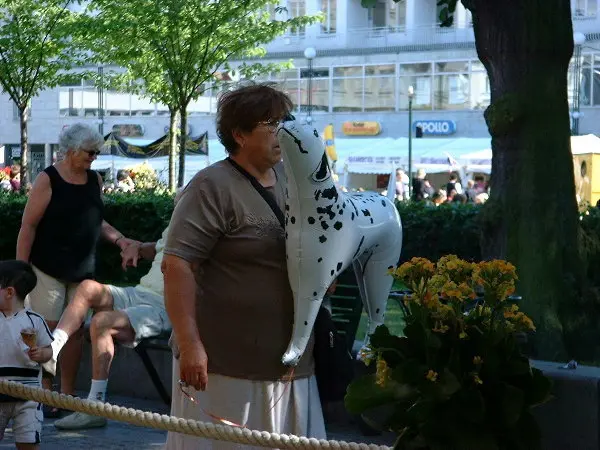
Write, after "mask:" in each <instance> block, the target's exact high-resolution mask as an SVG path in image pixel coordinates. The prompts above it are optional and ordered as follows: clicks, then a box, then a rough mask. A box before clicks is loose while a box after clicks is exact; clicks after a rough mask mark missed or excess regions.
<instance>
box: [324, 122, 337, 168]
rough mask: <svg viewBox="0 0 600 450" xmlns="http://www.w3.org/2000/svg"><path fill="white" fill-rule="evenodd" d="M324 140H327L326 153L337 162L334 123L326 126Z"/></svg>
mask: <svg viewBox="0 0 600 450" xmlns="http://www.w3.org/2000/svg"><path fill="white" fill-rule="evenodd" d="M323 140H324V141H325V153H327V156H328V157H329V159H330V160H331V162H336V161H337V159H338V157H337V152H336V151H335V140H334V136H333V125H331V124H329V125H327V126H326V127H325V130H324V131H323Z"/></svg>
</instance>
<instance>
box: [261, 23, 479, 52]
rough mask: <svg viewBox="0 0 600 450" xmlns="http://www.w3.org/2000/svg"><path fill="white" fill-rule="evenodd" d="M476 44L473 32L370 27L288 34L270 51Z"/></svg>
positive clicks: (462, 28) (456, 28) (431, 28)
mask: <svg viewBox="0 0 600 450" xmlns="http://www.w3.org/2000/svg"><path fill="white" fill-rule="evenodd" d="M474 41H475V36H474V34H473V28H472V27H471V26H466V27H450V28H442V27H440V26H439V25H433V24H432V25H429V26H420V27H411V28H406V27H404V26H397V27H368V28H352V29H349V30H347V31H346V32H345V33H339V32H338V33H318V32H317V33H315V34H312V33H310V32H308V33H303V34H294V35H292V34H288V35H285V36H282V37H280V38H278V39H276V40H275V41H273V42H272V43H271V44H269V50H271V51H293V50H297V49H299V48H300V47H303V46H306V45H308V44H309V43H313V44H314V45H315V46H318V47H319V49H321V50H328V49H332V50H333V49H353V48H372V47H389V46H433V45H439V44H446V45H449V44H458V43H472V42H474Z"/></svg>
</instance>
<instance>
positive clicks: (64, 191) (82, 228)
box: [17, 124, 135, 417]
mask: <svg viewBox="0 0 600 450" xmlns="http://www.w3.org/2000/svg"><path fill="white" fill-rule="evenodd" d="M103 143H104V140H103V138H102V136H101V135H100V134H99V133H98V132H97V131H95V130H94V129H93V128H90V127H89V126H87V125H84V124H75V125H72V126H70V127H68V128H66V129H65V130H63V132H62V133H61V135H60V137H59V145H60V150H61V152H62V153H63V154H64V158H63V159H62V160H61V161H59V162H57V163H56V164H55V165H53V166H50V167H47V168H46V169H45V170H44V171H43V172H41V173H40V174H39V175H38V176H37V178H36V179H35V182H34V184H33V187H32V189H31V192H30V194H29V199H28V200H27V204H26V206H25V211H24V214H23V218H22V221H21V229H20V231H19V237H18V240H17V259H20V260H23V261H27V262H30V263H31V264H32V265H33V269H34V271H35V273H36V275H37V279H38V281H37V285H36V287H35V289H34V290H33V291H32V292H31V293H30V294H29V296H28V298H27V303H28V306H29V307H31V309H33V310H34V311H36V312H37V313H39V314H41V315H42V316H44V318H45V319H46V321H47V323H48V326H49V327H50V328H51V329H52V330H53V329H54V328H55V327H56V324H57V323H58V320H59V319H60V316H61V314H62V312H63V310H64V309H65V307H66V305H67V303H68V302H69V301H71V299H72V297H73V295H74V294H75V291H76V289H77V286H78V285H79V283H80V282H81V281H83V280H86V279H91V278H93V277H94V270H95V253H96V244H97V242H98V239H99V238H100V237H102V238H104V239H105V240H107V241H109V242H112V243H113V244H115V245H116V246H118V247H119V248H120V249H121V251H123V250H125V249H126V248H127V247H128V246H129V245H131V244H132V243H133V242H135V241H132V240H131V239H127V238H126V237H125V236H123V234H121V233H120V232H119V231H117V230H116V229H115V228H114V227H112V226H111V225H110V224H108V223H107V222H106V221H105V220H104V219H103V217H104V208H103V203H102V197H101V192H102V178H101V177H100V176H99V175H98V174H97V173H96V172H94V171H93V170H91V169H90V168H91V165H92V163H93V162H94V160H95V159H96V157H97V155H98V154H99V153H100V148H101V146H102V145H103ZM81 344H82V340H81V334H80V335H79V336H77V337H75V338H74V339H72V340H71V342H70V345H69V344H67V345H68V347H67V348H65V350H66V351H63V353H64V354H65V355H66V357H65V358H62V359H61V391H62V392H63V393H65V394H73V393H74V390H75V378H76V376H77V368H78V366H79V360H80V358H81V349H82V346H81ZM45 375H46V376H45V378H44V383H43V384H44V387H46V388H47V389H51V388H52V377H51V376H48V375H49V374H45ZM52 375H53V374H52ZM45 414H46V416H47V417H57V416H58V415H60V411H59V410H57V409H56V408H49V409H48V410H46V411H45Z"/></svg>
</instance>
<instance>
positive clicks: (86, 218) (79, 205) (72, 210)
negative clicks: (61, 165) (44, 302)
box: [30, 166, 104, 282]
mask: <svg viewBox="0 0 600 450" xmlns="http://www.w3.org/2000/svg"><path fill="white" fill-rule="evenodd" d="M44 172H45V173H46V174H47V175H48V177H49V178H50V185H51V187H52V197H51V198H50V203H49V204H48V207H47V208H46V211H45V212H44V216H43V217H42V220H40V223H39V224H38V226H37V229H36V233H35V240H34V241H33V246H32V249H31V258H30V259H31V263H32V264H33V265H34V266H36V267H37V268H38V269H40V270H41V271H42V272H44V273H46V274H48V275H50V276H51V277H54V278H57V279H59V280H63V281H69V282H79V281H82V280H85V279H89V278H93V277H94V272H95V265H96V258H95V254H96V245H97V243H98V239H99V238H100V232H101V229H102V220H103V216H104V206H103V203H102V195H101V190H100V183H99V182H98V175H97V174H96V172H94V171H93V170H88V171H87V177H88V180H87V183H86V184H81V185H79V184H71V183H67V182H66V181H65V180H64V179H63V178H62V177H61V176H60V174H59V173H58V171H57V170H56V168H55V167H54V166H50V167H47V168H46V169H45V170H44Z"/></svg>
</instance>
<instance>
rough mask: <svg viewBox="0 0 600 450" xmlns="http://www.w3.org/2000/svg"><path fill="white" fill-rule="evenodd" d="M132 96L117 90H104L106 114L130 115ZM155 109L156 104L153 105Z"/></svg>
mask: <svg viewBox="0 0 600 450" xmlns="http://www.w3.org/2000/svg"><path fill="white" fill-rule="evenodd" d="M131 103H132V102H131V96H130V95H129V94H126V93H123V92H117V91H110V90H109V91H105V92H104V111H105V113H104V115H106V116H128V115H129V114H130V111H131V107H132V105H131ZM152 110H154V106H153V107H152Z"/></svg>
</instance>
